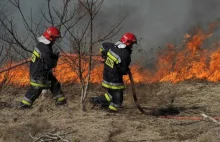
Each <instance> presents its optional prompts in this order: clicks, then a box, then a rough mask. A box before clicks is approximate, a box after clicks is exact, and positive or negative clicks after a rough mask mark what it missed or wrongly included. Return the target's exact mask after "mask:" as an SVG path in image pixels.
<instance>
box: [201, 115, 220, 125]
mask: <svg viewBox="0 0 220 142" xmlns="http://www.w3.org/2000/svg"><path fill="white" fill-rule="evenodd" d="M201 115H202V116H203V117H204V118H208V119H209V120H211V121H212V122H215V123H217V124H219V125H220V122H218V121H217V120H215V119H214V118H212V117H210V116H208V115H206V114H201Z"/></svg>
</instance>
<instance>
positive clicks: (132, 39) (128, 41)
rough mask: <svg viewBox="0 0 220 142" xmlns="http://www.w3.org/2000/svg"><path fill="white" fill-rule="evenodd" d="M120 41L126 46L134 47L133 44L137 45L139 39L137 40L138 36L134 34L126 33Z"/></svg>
mask: <svg viewBox="0 0 220 142" xmlns="http://www.w3.org/2000/svg"><path fill="white" fill-rule="evenodd" d="M120 41H121V42H122V43H124V44H125V45H127V46H129V45H132V44H134V43H137V38H136V36H135V35H134V34H132V33H125V34H124V35H123V36H122V37H121V39H120Z"/></svg>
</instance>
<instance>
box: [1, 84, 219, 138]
mask: <svg viewBox="0 0 220 142" xmlns="http://www.w3.org/2000/svg"><path fill="white" fill-rule="evenodd" d="M136 90H137V94H138V98H139V100H140V104H141V105H142V106H143V107H146V108H148V109H152V110H154V111H153V115H143V114H141V113H140V112H139V111H138V110H137V109H136V107H135V105H134V102H133V98H132V94H131V88H130V86H127V90H126V91H125V101H124V104H123V107H122V108H121V110H120V112H119V113H110V112H107V111H105V110H102V109H100V108H99V107H94V106H92V105H91V104H89V103H88V104H87V112H83V111H81V109H80V103H79V100H80V89H79V88H78V87H77V85H75V86H74V85H73V87H64V92H65V94H66V96H67V98H68V105H66V106H62V107H56V106H55V105H54V102H53V99H52V97H51V94H50V93H47V94H44V95H41V96H40V98H39V99H37V101H36V102H35V103H34V105H33V108H32V109H30V110H19V109H18V108H17V105H18V103H19V101H20V100H21V99H22V97H23V94H24V93H25V89H15V88H8V89H7V90H5V91H4V90H3V91H2V92H1V95H0V110H1V115H0V126H1V127H0V141H1V142H32V141H33V142H38V141H40V140H39V139H38V140H37V138H42V139H43V136H44V135H46V134H48V133H51V134H54V135H55V134H56V135H57V136H60V137H61V138H64V139H66V140H69V141H70V142H179V141H184V142H219V141H220V134H219V133H220V127H219V124H218V123H217V122H213V121H211V120H210V119H202V116H201V114H202V113H204V114H206V115H208V116H211V117H214V116H220V111H219V110H220V105H219V102H220V85H219V83H210V82H206V81H185V82H182V83H178V84H169V83H155V84H149V85H140V84H139V85H136ZM103 92H104V90H103V89H102V88H101V87H100V85H94V86H92V87H91V91H90V92H89V96H94V95H100V94H102V93H103ZM166 115H173V116H185V117H186V116H187V119H184V120H179V119H167V118H162V117H161V116H166ZM185 117H183V118H185ZM193 117H196V118H201V119H199V120H190V119H191V118H193ZM34 138H35V139H34ZM44 141H46V138H45V139H44ZM47 141H48V142H49V139H48V140H47ZM51 141H55V142H62V140H51Z"/></svg>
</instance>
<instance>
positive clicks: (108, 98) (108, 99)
mask: <svg viewBox="0 0 220 142" xmlns="http://www.w3.org/2000/svg"><path fill="white" fill-rule="evenodd" d="M105 98H106V100H107V101H108V102H110V101H111V98H110V97H109V95H108V93H105Z"/></svg>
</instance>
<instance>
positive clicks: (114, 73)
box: [90, 33, 137, 112]
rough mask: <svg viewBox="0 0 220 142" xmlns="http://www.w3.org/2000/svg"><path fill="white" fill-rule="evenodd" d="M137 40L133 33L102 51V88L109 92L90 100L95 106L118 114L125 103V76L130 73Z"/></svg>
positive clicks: (102, 47)
mask: <svg viewBox="0 0 220 142" xmlns="http://www.w3.org/2000/svg"><path fill="white" fill-rule="evenodd" d="M136 43H137V38H136V36H135V35H134V34H133V33H125V34H124V35H123V36H122V37H121V39H120V41H118V42H116V43H115V44H114V43H109V42H105V43H103V44H102V46H101V48H100V51H101V55H102V58H104V59H105V61H104V71H103V81H102V86H103V87H104V88H106V90H107V92H106V93H105V94H104V95H101V96H95V97H91V98H90V102H91V103H93V104H99V105H101V106H102V107H103V108H107V109H109V110H110V111H113V112H116V111H118V108H120V106H121V105H122V102H123V91H124V89H125V85H124V82H123V75H126V74H128V72H130V69H129V65H130V62H131V53H132V47H133V44H136Z"/></svg>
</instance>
